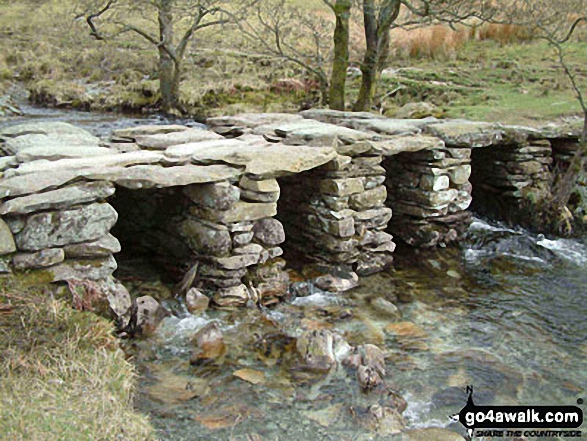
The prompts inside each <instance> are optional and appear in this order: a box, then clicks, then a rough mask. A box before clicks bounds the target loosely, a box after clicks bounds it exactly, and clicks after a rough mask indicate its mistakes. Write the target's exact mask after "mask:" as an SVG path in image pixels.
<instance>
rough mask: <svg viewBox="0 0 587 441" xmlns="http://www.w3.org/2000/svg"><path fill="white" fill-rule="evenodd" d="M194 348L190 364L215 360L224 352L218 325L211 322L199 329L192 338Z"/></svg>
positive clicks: (224, 345)
mask: <svg viewBox="0 0 587 441" xmlns="http://www.w3.org/2000/svg"><path fill="white" fill-rule="evenodd" d="M192 342H193V344H194V346H195V350H194V353H193V355H192V358H191V360H190V363H191V364H201V363H205V362H209V361H214V360H217V359H218V358H220V357H222V356H223V355H224V354H225V353H226V344H225V343H224V336H223V335H222V331H221V330H220V327H219V326H218V325H217V324H216V323H214V322H212V323H208V324H207V325H206V326H204V327H203V328H202V329H200V330H199V331H198V332H197V333H196V335H194V338H193V340H192Z"/></svg>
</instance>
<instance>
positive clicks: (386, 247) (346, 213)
mask: <svg viewBox="0 0 587 441" xmlns="http://www.w3.org/2000/svg"><path fill="white" fill-rule="evenodd" d="M342 148H343V147H341V149H342ZM344 149H345V152H344V153H345V154H346V155H351V154H352V155H353V156H339V157H338V158H336V159H335V160H333V161H331V162H330V163H328V164H325V165H324V166H322V167H320V168H318V169H316V170H312V171H310V172H306V173H304V174H301V175H297V176H292V177H289V178H286V179H284V182H283V183H282V187H283V188H284V194H283V196H282V199H281V200H280V206H279V212H280V216H281V218H283V219H285V220H287V221H288V222H289V225H287V226H286V227H287V228H288V229H291V230H294V229H295V230H297V231H296V232H297V234H296V235H292V236H293V237H295V236H298V237H300V238H301V239H302V241H300V242H299V243H298V248H299V249H300V250H302V251H303V254H304V255H306V256H311V258H312V259H314V260H318V261H320V262H321V263H325V264H329V265H333V266H340V265H346V266H350V267H352V268H353V269H354V270H355V271H356V272H357V273H358V274H361V275H366V274H372V273H374V272H377V271H381V270H382V269H384V268H385V267H387V266H389V265H390V264H391V263H392V260H393V258H392V254H391V253H392V252H393V251H394V249H395V244H394V243H393V241H392V239H393V238H392V236H391V235H389V234H387V233H385V231H384V230H385V229H386V227H387V223H388V221H389V219H390V218H391V210H390V209H389V208H387V207H385V199H386V196H387V191H386V189H385V187H384V186H383V182H384V180H385V170H384V169H383V168H382V167H381V165H380V164H381V161H382V157H381V155H379V154H369V152H370V151H371V149H370V146H369V144H366V143H357V144H355V145H347V146H344ZM300 214H301V215H300Z"/></svg>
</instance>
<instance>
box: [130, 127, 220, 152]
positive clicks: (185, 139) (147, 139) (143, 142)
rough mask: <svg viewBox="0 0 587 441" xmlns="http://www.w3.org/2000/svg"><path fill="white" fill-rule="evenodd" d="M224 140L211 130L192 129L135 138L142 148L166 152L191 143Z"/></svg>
mask: <svg viewBox="0 0 587 441" xmlns="http://www.w3.org/2000/svg"><path fill="white" fill-rule="evenodd" d="M216 139H224V138H223V137H222V136H221V135H218V134H216V133H214V132H211V131H209V130H199V129H190V130H184V131H182V132H171V133H160V134H156V135H139V136H136V137H135V142H136V143H137V145H139V146H140V147H142V148H147V149H155V150H165V149H166V148H168V147H170V146H173V145H178V144H187V143H189V142H200V141H210V140H216Z"/></svg>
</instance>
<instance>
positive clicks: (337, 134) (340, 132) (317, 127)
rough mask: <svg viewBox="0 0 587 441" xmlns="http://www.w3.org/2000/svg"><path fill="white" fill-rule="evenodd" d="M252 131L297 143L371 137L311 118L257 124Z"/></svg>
mask: <svg viewBox="0 0 587 441" xmlns="http://www.w3.org/2000/svg"><path fill="white" fill-rule="evenodd" d="M253 133H254V134H256V135H271V134H275V135H277V136H278V137H281V138H289V139H295V140H296V142H297V144H299V145H302V144H308V143H311V142H312V141H313V140H315V139H333V140H334V139H339V140H340V141H342V142H343V143H345V144H352V143H355V142H358V141H363V140H366V139H372V138H373V135H372V134H369V133H365V132H360V131H358V130H353V129H350V128H348V127H341V126H337V125H334V124H327V123H323V122H320V121H316V120H311V119H305V120H300V121H294V122H289V123H282V124H270V125H265V126H259V127H257V128H256V129H254V130H253Z"/></svg>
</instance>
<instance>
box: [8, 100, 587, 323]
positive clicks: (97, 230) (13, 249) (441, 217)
mask: <svg viewBox="0 0 587 441" xmlns="http://www.w3.org/2000/svg"><path fill="white" fill-rule="evenodd" d="M208 125H209V126H210V127H211V130H201V129H190V128H188V127H184V126H178V125H161V126H137V127H133V128H129V129H122V130H116V131H115V132H114V133H113V134H112V137H111V139H110V142H107V143H105V142H101V141H100V140H99V139H98V138H96V137H94V136H92V135H90V134H89V133H87V132H85V131H84V130H82V129H79V128H77V127H74V126H72V125H69V124H65V123H60V122H54V123H30V124H22V125H17V126H12V127H8V128H5V129H3V130H1V131H0V140H1V142H2V144H0V148H1V149H2V151H3V153H4V155H5V156H3V157H1V158H0V170H1V172H2V178H1V180H0V198H1V202H2V203H1V205H0V216H1V217H2V219H1V220H0V270H1V271H2V272H4V273H7V272H10V271H23V270H34V271H38V272H39V273H38V274H39V275H41V276H42V277H41V278H40V279H41V280H43V281H47V282H58V281H70V280H72V279H73V280H88V279H89V280H93V281H95V282H96V283H99V284H101V285H102V287H103V289H104V290H105V292H106V293H107V295H108V297H109V299H110V300H111V307H112V309H113V310H114V312H115V313H116V314H117V315H118V316H119V317H126V316H128V314H129V310H130V307H131V301H130V297H129V295H128V291H126V289H124V287H123V286H122V285H121V284H120V283H119V282H117V281H116V280H115V279H114V278H113V277H112V274H113V272H114V271H115V269H116V267H117V264H116V261H115V259H114V257H113V254H115V253H117V252H119V251H120V250H121V245H120V242H119V240H118V239H120V240H121V241H122V243H123V245H124V246H125V247H126V246H129V247H136V248H137V249H141V250H143V251H148V253H149V254H150V255H152V256H160V257H162V258H163V261H164V262H165V264H166V265H168V266H169V267H170V268H176V269H177V268H181V269H182V272H181V274H178V277H179V278H181V277H183V281H184V285H185V286H184V288H186V289H187V288H189V287H191V286H193V287H196V288H198V289H199V290H200V291H201V292H203V293H204V294H206V295H207V296H209V297H210V298H212V300H213V302H214V303H215V304H216V305H219V306H241V305H245V304H246V303H247V302H248V301H249V300H253V301H255V302H259V303H262V304H270V303H274V302H276V301H279V299H280V298H281V297H283V296H284V294H285V293H286V291H287V288H288V277H287V273H286V272H285V271H284V269H285V265H286V262H285V260H284V259H283V257H282V255H283V250H282V248H281V247H280V246H283V247H284V248H286V250H287V251H288V252H294V253H295V255H296V256H301V257H302V258H307V259H309V260H311V261H316V262H319V263H321V264H323V265H324V266H326V267H332V268H341V267H342V268H345V269H346V272H345V274H346V277H347V278H348V283H342V284H341V283H337V280H336V279H335V278H332V279H331V282H332V283H331V284H330V286H326V289H329V290H331V291H336V290H342V289H345V288H348V287H352V286H354V285H356V282H357V280H358V276H363V275H369V274H373V273H376V272H378V271H382V270H384V269H385V268H386V267H388V266H389V265H390V264H391V263H392V259H393V252H394V250H395V244H394V242H393V238H394V237H396V238H399V239H400V240H402V241H404V242H406V243H408V244H410V245H412V246H416V247H434V246H439V245H440V246H442V245H444V244H448V243H451V242H456V241H458V240H459V238H460V237H461V236H462V235H463V234H464V232H465V231H466V230H467V228H468V226H469V224H470V222H471V214H470V212H468V211H467V209H468V208H469V206H470V205H471V203H472V201H473V200H474V201H475V209H476V210H479V211H482V212H486V213H492V214H495V215H497V216H501V217H502V218H504V217H507V218H508V220H515V219H516V217H517V215H518V213H519V212H520V210H521V208H520V199H521V198H522V197H524V195H528V194H529V193H533V194H534V199H533V200H536V199H537V198H539V197H540V195H544V194H546V193H547V192H548V191H549V187H550V185H551V184H550V183H551V180H552V179H551V178H552V176H551V170H552V163H553V161H554V162H555V163H556V162H557V161H565V160H568V158H569V156H570V155H571V154H572V152H573V149H575V148H576V145H577V139H578V135H579V131H580V124H577V125H576V126H574V125H573V124H570V123H569V124H568V125H567V126H562V125H547V126H545V127H543V128H541V129H533V128H526V127H514V126H504V125H499V124H490V123H479V122H469V121H462V120H437V119H434V118H428V119H422V120H398V119H388V118H385V117H380V116H377V115H373V114H369V113H350V112H339V111H331V110H309V111H305V112H302V113H301V114H243V115H237V116H232V117H219V118H212V119H210V120H209V121H208ZM115 193H116V195H115ZM392 210H393V216H392ZM111 230H112V233H114V235H117V236H118V239H117V238H116V237H114V235H112V234H111ZM392 235H393V236H392ZM284 242H285V245H283V243H284ZM297 258H298V257H296V259H297ZM326 285H328V283H326Z"/></svg>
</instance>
